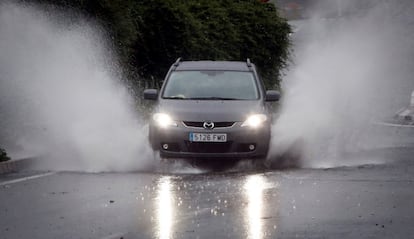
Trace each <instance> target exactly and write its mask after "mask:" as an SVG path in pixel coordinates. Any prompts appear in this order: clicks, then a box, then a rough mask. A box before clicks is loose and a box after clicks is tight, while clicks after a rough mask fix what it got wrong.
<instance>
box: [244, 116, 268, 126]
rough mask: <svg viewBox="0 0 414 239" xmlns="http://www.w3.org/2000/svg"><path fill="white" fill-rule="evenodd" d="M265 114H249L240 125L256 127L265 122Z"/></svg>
mask: <svg viewBox="0 0 414 239" xmlns="http://www.w3.org/2000/svg"><path fill="white" fill-rule="evenodd" d="M266 120H267V116H266V115H264V114H255V115H250V116H249V117H248V118H247V120H246V121H244V122H243V124H242V125H241V126H242V127H251V128H258V127H260V126H262V125H263V123H264V122H266Z"/></svg>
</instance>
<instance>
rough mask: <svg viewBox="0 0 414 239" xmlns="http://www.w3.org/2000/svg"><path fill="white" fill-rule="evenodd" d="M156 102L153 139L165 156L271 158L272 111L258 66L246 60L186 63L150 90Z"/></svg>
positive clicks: (275, 95) (272, 96)
mask: <svg viewBox="0 0 414 239" xmlns="http://www.w3.org/2000/svg"><path fill="white" fill-rule="evenodd" d="M143 95H144V99H147V100H154V101H156V103H155V107H154V111H153V115H152V117H151V119H150V123H149V142H150V145H151V147H152V149H153V150H154V151H155V152H159V156H160V157H161V158H163V159H168V158H180V159H183V158H195V159H214V158H216V159H217V158H219V159H227V158H233V159H243V158H249V159H257V158H262V159H264V158H266V156H267V153H268V150H269V142H270V138H271V123H272V114H271V110H270V106H271V105H270V104H269V103H268V102H274V101H278V100H279V98H280V93H279V92H278V91H276V90H269V91H265V87H264V84H263V81H262V80H261V79H260V78H259V75H258V73H257V70H256V67H255V65H254V64H253V63H252V62H251V61H250V60H249V59H247V60H246V61H245V62H242V61H181V59H178V60H177V61H176V62H175V63H174V64H173V65H172V66H171V67H170V69H169V71H168V73H167V75H166V77H165V80H164V82H163V84H162V87H161V89H160V90H159V91H158V90H157V89H146V90H144V94H143Z"/></svg>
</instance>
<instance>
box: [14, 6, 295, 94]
mask: <svg viewBox="0 0 414 239" xmlns="http://www.w3.org/2000/svg"><path fill="white" fill-rule="evenodd" d="M22 1H24V2H40V3H51V4H54V5H57V6H61V7H64V8H71V9H75V11H81V12H84V13H85V14H86V15H88V16H90V17H92V18H94V19H97V20H98V21H100V22H102V24H103V25H104V26H105V27H106V28H107V29H108V30H109V32H110V33H111V36H112V38H113V39H114V46H116V48H117V50H118V53H119V55H120V56H121V59H122V61H123V62H124V66H126V68H127V69H129V70H130V71H132V72H133V73H134V75H140V76H141V78H144V79H148V80H151V79H156V80H161V79H162V78H163V77H164V75H165V73H166V72H167V70H168V68H169V66H170V65H171V64H172V63H173V62H174V61H175V60H176V59H177V58H178V57H182V58H183V59H184V60H242V61H245V60H246V58H250V59H251V60H252V62H254V63H255V64H256V65H257V66H258V67H259V71H260V73H261V75H262V76H263V77H264V80H265V83H266V85H267V86H268V87H273V86H275V85H278V84H279V79H280V72H281V69H282V68H284V67H285V65H286V62H287V60H288V55H289V33H290V27H289V25H288V23H287V21H286V20H285V19H283V18H281V17H279V15H278V11H277V9H276V7H275V5H274V4H272V3H262V2H261V1H259V0H237V1H235V0H140V1H136V0H22Z"/></svg>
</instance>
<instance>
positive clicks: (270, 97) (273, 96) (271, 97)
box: [266, 90, 280, 102]
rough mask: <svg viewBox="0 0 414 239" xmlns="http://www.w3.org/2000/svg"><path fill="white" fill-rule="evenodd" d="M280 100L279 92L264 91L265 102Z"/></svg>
mask: <svg viewBox="0 0 414 239" xmlns="http://www.w3.org/2000/svg"><path fill="white" fill-rule="evenodd" d="M279 99H280V92H279V91H277V90H268V91H266V101H268V102H274V101H279Z"/></svg>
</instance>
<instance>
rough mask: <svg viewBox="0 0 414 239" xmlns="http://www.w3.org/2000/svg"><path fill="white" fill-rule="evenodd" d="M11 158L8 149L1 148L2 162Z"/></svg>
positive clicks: (0, 156) (0, 159) (0, 157)
mask: <svg viewBox="0 0 414 239" xmlns="http://www.w3.org/2000/svg"><path fill="white" fill-rule="evenodd" d="M8 160H10V158H9V156H7V153H6V150H4V149H2V148H0V162H4V161H8Z"/></svg>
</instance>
